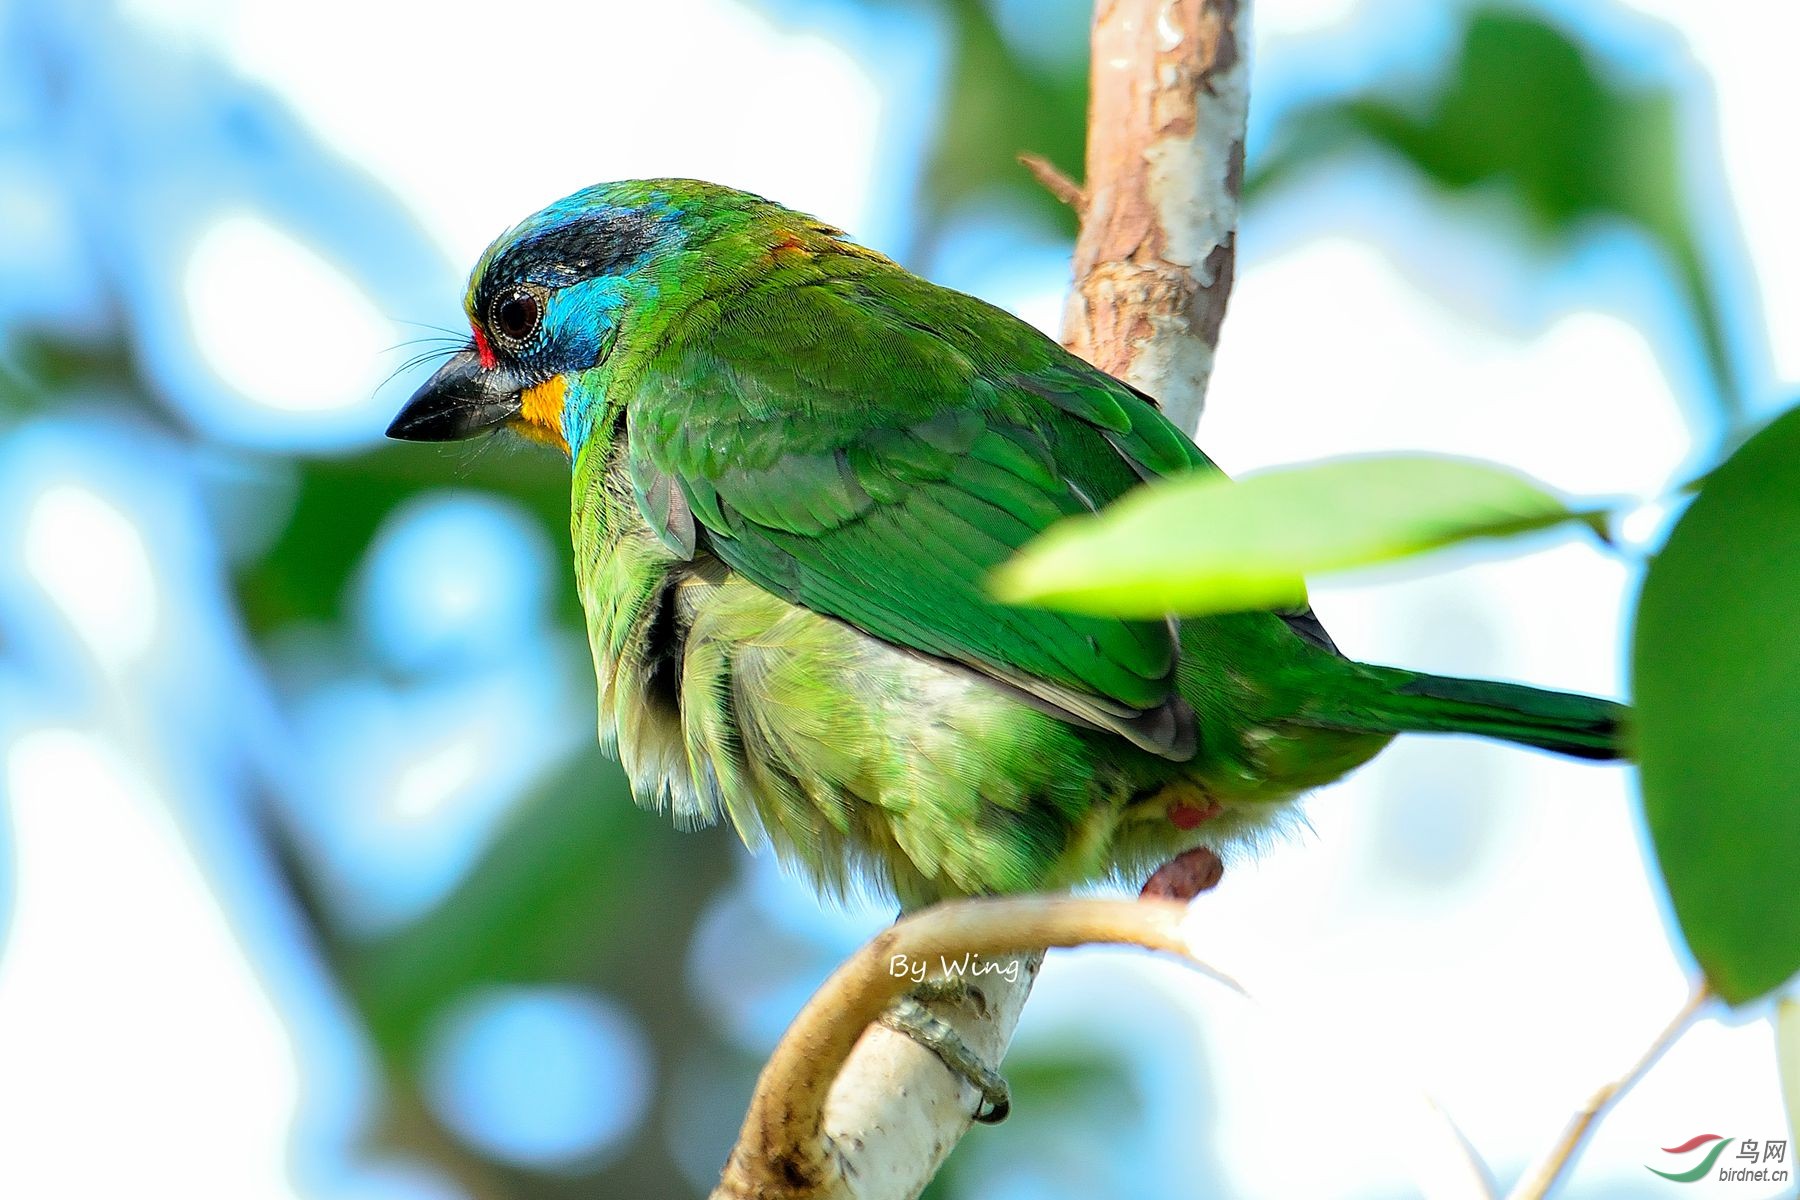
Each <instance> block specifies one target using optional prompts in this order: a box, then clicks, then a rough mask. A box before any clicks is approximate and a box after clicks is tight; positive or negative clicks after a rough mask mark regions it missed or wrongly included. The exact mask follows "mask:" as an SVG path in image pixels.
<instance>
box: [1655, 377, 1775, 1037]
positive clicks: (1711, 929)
mask: <svg viewBox="0 0 1800 1200" xmlns="http://www.w3.org/2000/svg"><path fill="white" fill-rule="evenodd" d="M1632 673H1633V675H1634V677H1635V687H1634V689H1633V690H1634V693H1635V695H1636V698H1637V743H1638V756H1639V761H1640V763H1641V764H1642V767H1643V792H1644V814H1645V817H1646V819H1647V820H1648V822H1649V826H1650V837H1651V840H1652V841H1653V842H1654V843H1655V845H1656V856H1657V859H1658V861H1659V862H1660V863H1661V864H1662V872H1663V878H1664V879H1665V880H1666V881H1667V883H1668V886H1669V897H1670V899H1671V900H1672V901H1673V903H1674V907H1675V916H1676V918H1677V920H1679V921H1680V923H1681V930H1682V933H1683V934H1685V935H1686V937H1687V941H1688V945H1689V946H1690V947H1691V948H1692V949H1693V952H1694V957H1695V958H1697V959H1698V960H1699V962H1700V966H1701V968H1702V969H1704V970H1705V972H1706V976H1707V979H1708V980H1710V981H1711V983H1712V986H1713V987H1714V988H1715V989H1716V990H1717V991H1718V993H1719V994H1720V995H1721V996H1723V997H1724V998H1725V999H1727V1000H1729V1001H1732V1002H1733V1003H1738V1002H1742V1001H1745V1000H1750V999H1753V998H1755V997H1757V996H1760V995H1762V994H1764V993H1766V992H1768V991H1769V990H1770V989H1771V988H1774V987H1776V986H1778V985H1779V984H1780V983H1781V982H1782V981H1784V980H1785V979H1787V978H1788V976H1790V975H1792V974H1793V973H1794V972H1795V970H1796V969H1800V878H1797V877H1796V872H1797V871H1800V784H1796V782H1795V780H1796V778H1797V776H1796V762H1800V410H1796V411H1794V412H1790V413H1788V414H1787V415H1786V416H1784V417H1782V418H1780V419H1779V420H1777V421H1776V422H1774V423H1773V424H1772V425H1770V426H1769V427H1768V428H1767V429H1764V430H1763V431H1762V432H1761V433H1759V434H1757V436H1756V437H1754V438H1752V439H1751V440H1750V441H1749V442H1748V443H1746V444H1745V445H1744V446H1743V448H1742V449H1740V450H1739V451H1738V452H1737V453H1736V454H1734V455H1732V457H1731V458H1730V459H1728V460H1727V461H1726V462H1725V464H1724V465H1723V466H1721V467H1719V468H1718V469H1717V470H1716V471H1714V472H1713V473H1712V474H1711V475H1710V476H1708V477H1707V480H1706V486H1705V487H1704V488H1703V489H1702V490H1701V492H1700V495H1699V496H1698V497H1696V498H1695V500H1694V502H1693V504H1692V505H1691V506H1690V507H1689V508H1688V510H1687V512H1686V513H1685V514H1683V516H1682V518H1681V520H1680V522H1679V523H1677V524H1676V526H1675V529H1674V531H1673V532H1672V533H1671V534H1670V535H1669V543H1668V545H1667V546H1666V547H1664V548H1663V551H1662V553H1660V554H1658V555H1657V556H1656V558H1655V560H1654V561H1653V562H1652V563H1651V564H1650V572H1649V575H1648V577H1647V578H1646V579H1645V581H1644V595H1643V599H1642V600H1641V601H1640V603H1639V605H1638V615H1637V630H1636V632H1635V634H1634V635H1633V643H1632Z"/></svg>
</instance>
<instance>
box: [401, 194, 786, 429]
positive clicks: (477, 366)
mask: <svg viewBox="0 0 1800 1200" xmlns="http://www.w3.org/2000/svg"><path fill="white" fill-rule="evenodd" d="M763 210H768V211H773V212H785V210H782V209H779V208H777V206H775V205H773V204H770V203H769V202H768V201H766V200H763V199H761V198H760V197H757V196H752V195H750V194H748V193H746V192H738V191H734V190H732V189H730V188H725V187H721V186H719V185H717V184H709V183H703V182H700V181H698V180H687V179H652V180H628V181H625V182H621V183H603V184H599V185H597V186H595V187H591V188H587V189H585V190H583V191H580V192H576V193H575V194H574V195H572V196H568V197H566V198H564V199H562V200H559V201H557V202H556V203H555V204H552V205H550V206H549V207H548V208H545V209H543V210H542V211H540V212H538V213H535V214H533V215H532V216H530V217H528V218H526V219H525V220H524V221H523V222H521V223H520V224H518V225H517V226H515V227H513V228H512V229H510V230H508V231H507V232H506V233H504V234H502V235H501V236H500V237H499V238H498V239H496V240H495V241H494V243H493V244H492V245H491V246H489V247H488V248H487V251H486V253H484V254H483V255H482V256H481V259H480V261H479V262H477V263H476V264H475V270H474V272H473V273H472V274H471V275H470V278H469V288H468V292H467V293H466V294H465V296H464V298H463V307H464V309H465V311H466V312H467V314H468V318H469V330H470V338H469V342H468V344H467V345H466V346H465V347H463V348H462V349H461V350H459V351H457V352H456V353H454V354H452V355H451V356H450V358H449V360H448V361H447V362H445V363H444V364H443V366H441V367H440V368H439V369H438V371H437V373H436V374H434V375H433V376H432V377H431V378H430V379H429V380H427V381H426V382H425V384H424V386H422V387H421V388H419V390H418V391H417V392H415V393H414V394H413V396H412V399H410V400H409V401H407V403H406V406H405V407H404V408H402V409H401V410H400V413H399V415H398V416H396V417H395V418H394V420H393V423H392V424H390V425H389V426H388V430H387V434H388V436H389V437H391V438H399V439H402V440H406V441H425V442H436V441H450V440H453V439H457V438H466V437H471V436H473V435H475V434H477V433H481V432H483V431H486V430H494V429H499V428H510V429H512V430H514V431H515V432H518V433H521V434H524V435H525V436H527V437H529V438H532V439H533V440H536V441H540V442H548V443H550V444H552V445H556V446H558V447H560V448H561V449H563V450H564V451H565V452H567V451H569V449H570V447H571V446H572V445H573V446H577V447H578V446H579V445H580V442H581V440H582V436H583V434H584V433H585V431H586V427H587V424H588V423H589V422H590V421H591V420H592V417H593V412H594V410H595V408H596V407H597V406H598V405H599V404H600V402H601V397H600V392H601V390H602V389H601V386H600V383H599V380H598V378H597V376H598V374H599V373H598V371H597V368H599V367H600V366H601V365H602V364H603V363H604V362H605V361H606V360H607V356H608V354H609V353H610V352H611V351H612V349H613V347H614V345H615V343H616V342H617V341H618V340H619V339H620V337H621V336H625V335H627V334H628V332H629V330H630V329H631V328H632V327H633V326H634V324H635V325H638V326H642V325H643V324H644V323H645V318H646V315H647V314H656V315H660V316H661V317H662V319H665V320H666V319H667V317H668V316H669V315H672V313H673V311H674V310H675V309H678V308H679V307H681V306H682V303H683V301H684V300H685V299H687V298H689V297H690V296H691V295H692V294H693V293H694V292H695V290H696V289H697V288H698V287H703V286H704V285H705V283H706V281H707V279H708V277H712V278H716V277H717V276H718V274H719V272H720V271H721V270H727V271H728V270H729V269H730V263H731V259H732V258H733V257H734V256H733V255H732V253H731V251H732V250H733V248H734V245H733V244H734V243H735V242H737V241H739V240H740V239H737V238H733V237H729V236H724V235H726V234H728V233H729V232H730V231H732V230H735V229H743V228H746V227H748V226H752V225H755V224H756V223H757V214H758V213H759V212H760V211H763Z"/></svg>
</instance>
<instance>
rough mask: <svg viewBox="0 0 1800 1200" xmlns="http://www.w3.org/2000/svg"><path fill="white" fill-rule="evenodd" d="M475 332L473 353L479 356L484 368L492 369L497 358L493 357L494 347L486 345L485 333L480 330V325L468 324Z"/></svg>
mask: <svg viewBox="0 0 1800 1200" xmlns="http://www.w3.org/2000/svg"><path fill="white" fill-rule="evenodd" d="M469 328H470V329H471V330H473V331H474V333H475V353H476V354H478V355H480V356H481V365H482V368H483V369H485V370H489V371H491V370H493V369H494V364H495V363H496V362H498V361H499V360H498V359H496V358H495V357H494V348H493V347H492V346H490V345H488V340H487V334H485V333H483V332H481V326H479V325H471V326H469Z"/></svg>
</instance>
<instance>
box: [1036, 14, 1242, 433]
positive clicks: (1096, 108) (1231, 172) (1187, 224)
mask: <svg viewBox="0 0 1800 1200" xmlns="http://www.w3.org/2000/svg"><path fill="white" fill-rule="evenodd" d="M1247 9H1248V0H1243V3H1242V4H1240V0H1099V3H1098V6H1097V9H1096V14H1095V19H1094V36H1093V75H1092V80H1093V82H1092V88H1093V90H1092V99H1091V101H1090V104H1091V107H1090V109H1089V112H1088V155H1087V183H1086V185H1085V186H1084V188H1083V189H1082V195H1083V197H1084V199H1085V201H1086V205H1085V208H1084V209H1083V213H1082V222H1081V236H1080V238H1079V240H1078V241H1077V242H1076V244H1075V287H1074V290H1073V291H1072V292H1071V293H1070V295H1069V306H1068V310H1067V313H1066V314H1065V316H1064V324H1063V344H1064V345H1066V346H1068V347H1069V349H1071V350H1073V351H1074V352H1075V353H1077V354H1079V355H1081V356H1082V357H1083V358H1085V359H1087V360H1088V361H1089V362H1091V363H1093V364H1094V365H1095V366H1097V367H1100V368H1101V369H1103V370H1105V371H1108V372H1110V373H1112V374H1114V375H1117V376H1118V377H1119V378H1121V379H1124V380H1127V381H1129V382H1130V383H1132V384H1135V385H1136V386H1137V387H1139V388H1142V389H1143V390H1144V391H1146V392H1148V393H1149V394H1150V395H1152V396H1155V397H1156V398H1157V399H1158V400H1160V401H1161V402H1162V404H1163V407H1164V409H1165V411H1166V412H1167V413H1168V414H1169V417H1170V418H1171V419H1172V420H1173V421H1174V422H1175V423H1176V424H1177V425H1179V426H1181V427H1182V428H1183V429H1186V430H1187V431H1188V432H1189V433H1192V432H1193V431H1194V427H1195V424H1196V423H1197V422H1198V421H1199V418H1200V407H1201V403H1202V401H1203V400H1204V398H1205V396H1206V384H1207V380H1208V379H1210V378H1211V376H1212V365H1213V351H1214V348H1215V347H1216V346H1217V345H1218V341H1219V325H1220V322H1222V321H1223V320H1224V319H1225V301H1226V298H1227V297H1228V296H1229V295H1230V293H1231V282H1232V275H1233V271H1234V269H1235V264H1236V256H1237V222H1238V199H1239V196H1240V194H1241V192H1242V190H1243V180H1244V120H1245V115H1246V113H1247V111H1248V108H1249V99H1250V85H1249V64H1248V62H1247V61H1246V60H1245V58H1244V54H1243V45H1244V42H1245V40H1246V38H1247V35H1248V32H1249V30H1248V20H1247V19H1246V18H1245V16H1244V13H1245V11H1247Z"/></svg>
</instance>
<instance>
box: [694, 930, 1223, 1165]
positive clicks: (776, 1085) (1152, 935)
mask: <svg viewBox="0 0 1800 1200" xmlns="http://www.w3.org/2000/svg"><path fill="white" fill-rule="evenodd" d="M1186 911H1187V908H1186V906H1185V905H1183V904H1179V903H1175V902H1172V901H1162V900H1136V901H1133V900H1099V899H1073V898H1068V897H1051V896H1022V897H1016V898H1009V899H1002V900H960V901H955V902H952V903H948V904H940V905H937V906H935V907H933V908H929V909H926V910H925V911H923V912H920V913H917V914H914V915H913V916H909V917H906V918H903V919H902V920H900V921H898V922H896V923H895V924H894V925H893V926H892V927H890V928H888V929H887V930H885V931H883V932H882V933H881V934H879V935H877V936H876V937H875V938H873V939H872V940H870V941H869V942H868V943H867V944H865V945H864V946H863V948H862V949H861V950H859V951H858V952H857V953H856V954H855V955H854V956H853V957H852V958H851V959H850V960H849V961H848V962H846V963H844V965H843V966H841V967H839V968H838V969H837V970H836V971H835V972H833V973H832V975H831V977H830V978H829V979H827V980H826V981H825V983H824V986H822V987H821V988H820V989H819V990H818V992H816V993H815V994H814V995H813V997H812V999H811V1000H809V1001H807V1004H806V1007H805V1008H803V1009H801V1010H800V1015H799V1016H798V1017H796V1018H795V1019H794V1022H793V1024H792V1025H790V1026H789V1027H788V1031H787V1034H786V1036H784V1037H783V1038H782V1040H781V1044H780V1045H779V1046H777V1047H776V1049H775V1053H774V1055H773V1056H772V1057H771V1058H770V1059H769V1062H768V1065H767V1066H766V1067H764V1068H763V1072H762V1075H761V1077H760V1078H759V1079H758V1080H757V1085H756V1094H755V1096H754V1097H753V1098H752V1100H751V1102H750V1110H749V1113H748V1115H747V1116H746V1117H745V1119H744V1128H743V1131H742V1133H740V1134H739V1136H738V1143H737V1147H736V1149H735V1150H734V1151H733V1152H732V1156H731V1161H730V1163H729V1164H728V1165H727V1166H726V1169H725V1174H724V1177H723V1179H722V1180H721V1181H720V1186H719V1189H718V1190H717V1191H715V1192H714V1196H715V1197H727V1196H728V1197H752V1196H754V1197H771V1196H783V1197H788V1196H796V1197H797V1196H826V1195H833V1194H836V1191H835V1189H841V1188H842V1186H843V1184H844V1183H845V1181H846V1180H847V1179H850V1178H854V1177H855V1176H856V1174H857V1171H856V1170H855V1167H854V1165H853V1164H852V1163H850V1162H849V1161H848V1159H849V1157H850V1156H851V1155H853V1154H854V1153H855V1152H856V1151H857V1150H860V1149H861V1145H860V1143H858V1144H856V1145H847V1144H843V1143H841V1142H840V1141H839V1139H836V1138H834V1137H833V1136H832V1135H831V1134H830V1132H828V1131H827V1129H826V1128H825V1112H826V1098H827V1096H828V1095H829V1093H830V1091H831V1087H832V1083H833V1082H834V1081H835V1080H836V1079H837V1077H838V1072H839V1069H840V1068H841V1067H842V1066H843V1064H844V1061H845V1059H846V1058H848V1057H849V1055H850V1052H851V1050H852V1049H853V1048H854V1047H855V1046H856V1044H857V1042H858V1040H859V1039H860V1038H862V1037H863V1036H864V1031H865V1030H866V1029H868V1027H869V1026H870V1024H871V1023H872V1022H874V1021H875V1020H876V1019H877V1018H879V1017H880V1016H881V1014H882V1012H883V1011H885V1010H886V1008H887V1007H888V1005H889V1004H890V1003H892V1002H893V1000H894V999H895V997H897V996H898V995H900V993H902V992H903V991H905V990H906V989H907V988H908V987H909V986H911V984H912V979H911V978H910V977H909V975H908V974H907V973H906V971H904V970H896V969H895V964H896V963H900V964H911V963H925V964H938V963H940V962H941V961H942V960H952V961H954V960H965V959H967V958H969V957H970V956H982V957H992V956H1003V955H1010V954H1014V953H1017V952H1020V951H1024V950H1030V949H1034V948H1037V947H1062V946H1081V945H1088V944H1090V943H1112V944H1125V945H1135V946H1142V947H1145V948H1146V949H1150V950H1160V951H1163V952H1165V953H1168V954H1172V955H1175V956H1177V957H1179V958H1181V959H1182V960H1184V961H1186V962H1188V963H1189V964H1191V965H1193V966H1196V967H1199V968H1200V969H1201V970H1203V971H1205V972H1206V973H1208V974H1210V975H1212V976H1213V977H1214V978H1216V979H1219V980H1221V981H1222V982H1225V983H1227V984H1228V985H1230V986H1231V987H1234V988H1236V987H1237V985H1236V984H1235V983H1234V982H1232V981H1231V980H1230V979H1229V978H1227V977H1226V976H1223V975H1221V974H1220V973H1218V972H1217V971H1214V970H1212V969H1211V968H1210V967H1207V966H1206V965H1205V964H1204V963H1202V962H1200V961H1199V960H1198V959H1196V958H1195V957H1194V956H1193V953H1192V951H1191V950H1190V949H1189V948H1188V944H1187V940H1186V938H1185V937H1183V935H1182V933H1181V930H1180V923H1181V919H1182V917H1183V915H1184V914H1185V913H1186ZM1238 990H1240V991H1241V990H1242V989H1238Z"/></svg>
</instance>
